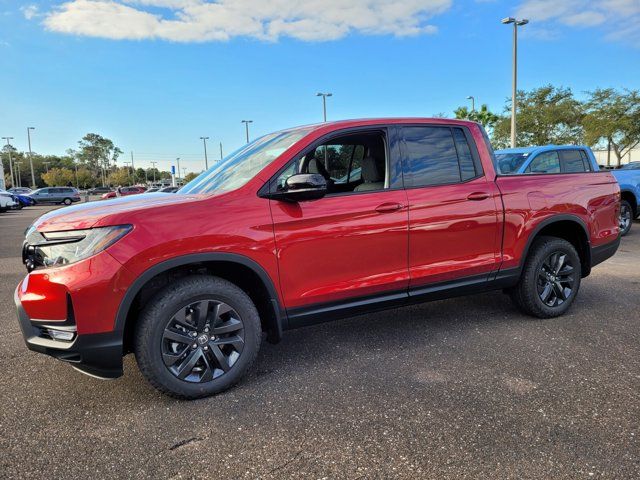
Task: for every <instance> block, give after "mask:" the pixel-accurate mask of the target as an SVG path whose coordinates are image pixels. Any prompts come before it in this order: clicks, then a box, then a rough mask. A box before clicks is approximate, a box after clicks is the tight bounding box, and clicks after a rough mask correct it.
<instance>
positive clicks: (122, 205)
mask: <svg viewBox="0 0 640 480" xmlns="http://www.w3.org/2000/svg"><path fill="white" fill-rule="evenodd" d="M202 197H203V196H202V195H179V194H175V193H142V194H139V195H131V196H127V197H119V198H114V199H112V200H100V201H95V202H87V203H80V204H77V205H72V206H70V207H64V208H60V209H58V210H54V211H52V212H49V213H46V214H45V215H43V216H42V217H40V218H39V219H37V220H36V221H35V222H34V224H33V225H34V226H35V227H36V228H37V229H38V230H39V231H41V232H54V231H63V230H79V229H83V228H91V227H94V226H104V225H110V224H112V223H110V220H109V219H110V218H113V219H114V220H115V218H119V219H122V214H127V213H133V212H137V213H139V212H142V211H144V210H152V209H156V208H161V207H170V206H172V205H176V206H177V205H180V206H182V205H184V204H186V203H191V202H194V201H197V200H200V199H201V198H202ZM98 224H99V225H98Z"/></svg>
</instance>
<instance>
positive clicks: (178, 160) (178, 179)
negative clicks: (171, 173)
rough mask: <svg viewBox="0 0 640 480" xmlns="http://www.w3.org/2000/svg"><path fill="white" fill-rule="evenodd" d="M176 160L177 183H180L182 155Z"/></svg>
mask: <svg viewBox="0 0 640 480" xmlns="http://www.w3.org/2000/svg"><path fill="white" fill-rule="evenodd" d="M176 162H178V178H177V179H176V183H180V157H178V158H176Z"/></svg>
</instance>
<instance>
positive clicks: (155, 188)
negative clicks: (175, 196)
mask: <svg viewBox="0 0 640 480" xmlns="http://www.w3.org/2000/svg"><path fill="white" fill-rule="evenodd" d="M158 190H160V189H159V188H158V187H151V188H150V189H149V190H147V191H146V192H145V193H153V192H157V191H158Z"/></svg>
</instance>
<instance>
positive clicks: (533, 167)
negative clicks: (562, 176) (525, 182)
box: [527, 151, 560, 173]
mask: <svg viewBox="0 0 640 480" xmlns="http://www.w3.org/2000/svg"><path fill="white" fill-rule="evenodd" d="M527 173H560V159H559V158H558V152H556V151H552V152H542V153H540V154H539V155H536V157H535V158H534V159H533V160H532V161H531V163H530V164H529V166H528V167H527Z"/></svg>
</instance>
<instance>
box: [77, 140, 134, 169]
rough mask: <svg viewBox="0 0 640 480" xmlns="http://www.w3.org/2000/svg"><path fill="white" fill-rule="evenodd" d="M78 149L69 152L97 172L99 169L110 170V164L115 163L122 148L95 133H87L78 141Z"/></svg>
mask: <svg viewBox="0 0 640 480" xmlns="http://www.w3.org/2000/svg"><path fill="white" fill-rule="evenodd" d="M78 147H79V149H78V150H77V151H73V150H72V151H71V152H70V153H72V154H73V156H75V157H76V159H77V160H78V161H79V162H80V163H82V164H86V165H87V166H88V167H89V168H90V169H92V170H94V171H95V172H99V171H100V169H102V168H104V169H105V170H110V167H111V164H112V163H113V164H114V165H115V163H116V161H117V160H118V157H119V156H120V155H121V154H122V150H120V149H119V148H118V147H116V146H115V145H114V143H113V142H112V141H111V140H109V139H108V138H105V137H103V136H101V135H98V134H97V133H87V134H86V135H85V136H84V137H82V140H80V141H79V142H78Z"/></svg>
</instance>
